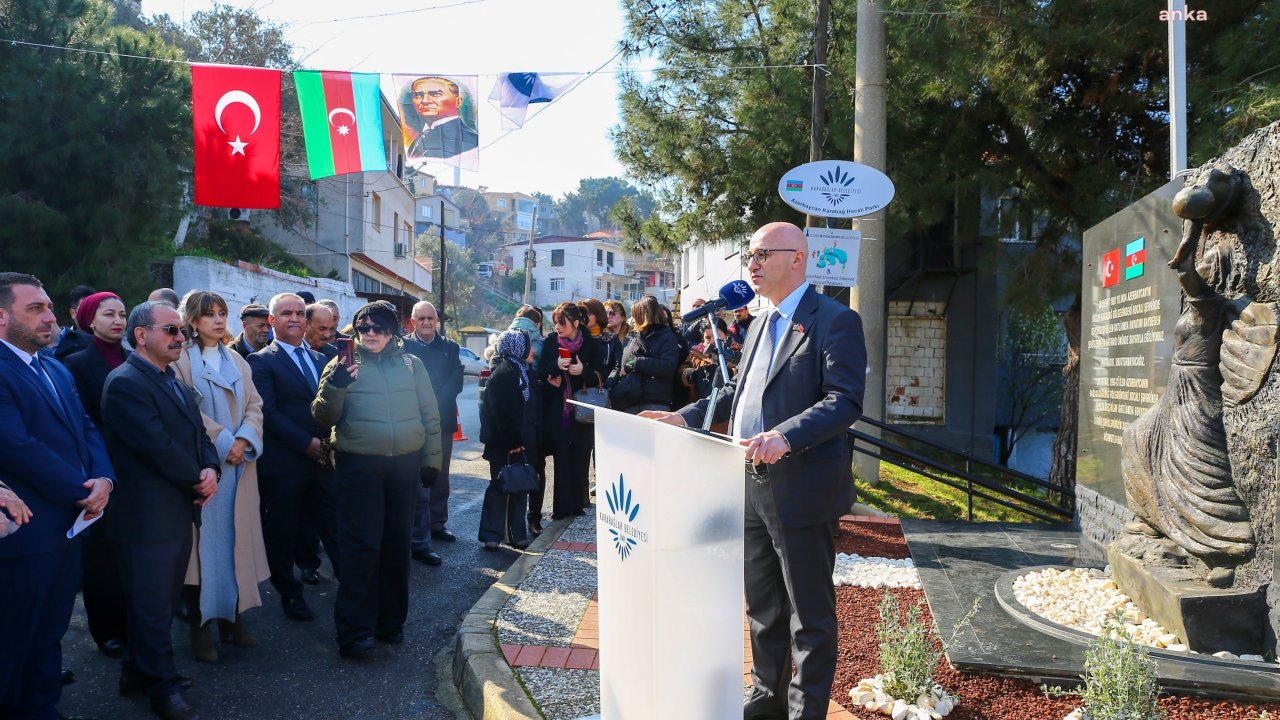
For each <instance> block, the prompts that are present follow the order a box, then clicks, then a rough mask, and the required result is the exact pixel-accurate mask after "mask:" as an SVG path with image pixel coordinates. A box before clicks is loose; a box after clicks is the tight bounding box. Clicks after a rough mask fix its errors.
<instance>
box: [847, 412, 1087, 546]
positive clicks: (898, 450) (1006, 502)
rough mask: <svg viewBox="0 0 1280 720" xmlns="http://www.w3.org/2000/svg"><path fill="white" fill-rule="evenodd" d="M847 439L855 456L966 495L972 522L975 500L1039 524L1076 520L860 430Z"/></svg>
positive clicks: (1035, 499)
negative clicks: (1038, 521) (890, 466)
mask: <svg viewBox="0 0 1280 720" xmlns="http://www.w3.org/2000/svg"><path fill="white" fill-rule="evenodd" d="M848 436H849V445H850V447H852V448H853V449H854V450H856V451H857V452H860V453H863V454H864V455H867V456H869V457H873V458H876V459H878V460H882V461H886V462H890V463H892V464H894V465H897V466H898V467H902V468H905V469H907V470H910V471H912V472H914V473H917V474H919V475H921V476H923V477H927V478H929V479H931V480H934V481H935V482H940V483H942V484H943V485H946V486H948V487H952V488H955V489H957V490H963V491H965V494H966V496H967V498H968V518H969V520H973V499H974V497H978V498H980V499H983V500H987V501H990V502H994V503H996V504H997V505H1002V506H1004V507H1007V508H1009V509H1012V510H1016V511H1018V512H1020V513H1023V514H1025V515H1028V516H1029V517H1032V518H1035V519H1036V520H1040V521H1042V522H1048V523H1055V522H1062V521H1063V520H1066V521H1071V520H1072V519H1073V518H1074V516H1075V513H1074V512H1073V510H1071V509H1069V508H1063V507H1062V506H1060V505H1057V504H1055V503H1052V502H1049V501H1047V500H1043V499H1041V498H1038V497H1034V496H1032V495H1027V494H1026V493H1023V492H1020V491H1018V490H1014V489H1011V488H1008V487H1004V486H1003V485H1000V484H998V483H997V482H994V481H992V480H989V479H987V478H984V477H981V476H978V475H974V474H972V473H969V472H967V471H964V470H960V469H958V468H954V467H951V466H949V465H946V464H945V463H942V462H939V461H937V460H934V459H933V458H930V457H927V456H925V455H922V454H920V453H916V452H912V451H910V450H907V449H906V448H903V447H900V446H898V445H895V444H893V443H891V442H888V441H886V440H883V439H881V438H877V437H875V436H872V435H869V434H867V433H864V432H862V431H860V430H855V429H853V428H850V429H849V431H848ZM857 440H861V441H863V442H865V443H869V444H871V445H873V446H875V447H876V448H878V449H879V450H880V452H873V451H872V450H869V449H867V448H863V447H859V446H858V445H857V443H856V442H855V441H857ZM928 444H929V445H930V446H933V447H937V448H939V449H941V450H945V451H948V452H953V453H955V454H958V455H965V454H966V453H961V452H959V451H956V450H952V449H951V448H947V447H945V446H940V445H937V444H936V443H931V442H930V443H928ZM885 451H888V452H891V453H893V454H895V455H899V456H901V457H903V458H905V459H906V460H908V461H910V462H911V463H915V464H918V465H923V466H924V467H925V468H928V469H921V468H920V467H916V466H913V465H909V464H908V463H907V462H905V461H903V460H898V459H895V458H893V457H890V456H888V455H886V454H885ZM983 464H988V463H983ZM997 467H998V466H997ZM930 470H933V471H936V472H937V473H945V474H947V475H951V476H954V477H955V478H959V479H960V480H963V481H964V483H963V484H961V483H960V482H957V481H956V480H953V479H951V478H948V477H945V476H943V475H939V474H936V473H935V472H930ZM1016 475H1017V474H1015V476H1016ZM1028 477H1029V476H1028ZM1040 484H1047V485H1052V484H1051V483H1044V481H1041V483H1040ZM975 485H976V486H977V488H981V489H977V488H975ZM1052 487H1053V488H1055V490H1056V488H1057V487H1058V486H1052ZM982 490H988V491H990V492H991V493H994V494H988V493H985V492H983V491H982ZM1064 497H1066V498H1070V499H1071V500H1072V503H1071V504H1072V505H1074V494H1073V493H1065V494H1064ZM1013 500H1017V501H1019V502H1021V503H1025V504H1026V505H1030V506H1032V507H1026V506H1024V505H1017V504H1015V503H1013V502H1012V501H1013ZM1033 508H1034V509H1033ZM1037 510H1039V511H1040V512H1038V511H1037Z"/></svg>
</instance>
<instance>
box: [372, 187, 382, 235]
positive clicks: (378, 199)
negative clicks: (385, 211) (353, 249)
mask: <svg viewBox="0 0 1280 720" xmlns="http://www.w3.org/2000/svg"><path fill="white" fill-rule="evenodd" d="M370 196H371V197H372V198H373V229H374V230H378V231H381V230H382V196H381V195H379V194H378V193H371V195H370Z"/></svg>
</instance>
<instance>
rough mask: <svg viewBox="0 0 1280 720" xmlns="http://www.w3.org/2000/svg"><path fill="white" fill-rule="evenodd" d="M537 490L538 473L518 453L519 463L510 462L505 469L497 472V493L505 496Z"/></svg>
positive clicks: (522, 454)
mask: <svg viewBox="0 0 1280 720" xmlns="http://www.w3.org/2000/svg"><path fill="white" fill-rule="evenodd" d="M537 489H538V471H537V470H534V469H533V466H532V465H530V464H529V460H528V458H527V457H525V454H524V453H523V452H522V453H520V462H518V463H517V462H514V461H510V462H508V463H507V465H506V467H504V468H502V469H501V470H499V471H498V492H501V493H503V494H506V495H519V494H520V493H530V492H533V491H534V490H537Z"/></svg>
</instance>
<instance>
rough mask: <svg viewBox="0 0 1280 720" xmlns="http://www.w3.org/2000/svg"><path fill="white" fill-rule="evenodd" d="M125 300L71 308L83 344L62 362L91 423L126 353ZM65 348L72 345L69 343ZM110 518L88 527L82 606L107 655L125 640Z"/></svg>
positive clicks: (105, 297)
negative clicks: (84, 338)
mask: <svg viewBox="0 0 1280 720" xmlns="http://www.w3.org/2000/svg"><path fill="white" fill-rule="evenodd" d="M126 321H127V317H126V313H125V308H124V301H123V300H121V299H120V296H118V295H116V294H114V293H109V292H100V293H95V294H93V295H90V296H89V297H87V298H84V299H83V300H81V301H80V305H79V306H78V307H77V308H76V325H77V326H79V327H82V328H85V329H86V330H88V331H89V333H88V337H89V340H88V347H85V348H83V349H81V350H78V351H76V352H73V353H71V354H69V355H65V356H63V358H62V364H63V365H66V366H67V369H68V370H70V371H71V377H72V378H73V379H74V380H75V381H76V394H78V395H79V396H80V402H81V404H82V405H84V412H85V414H86V415H88V416H89V418H90V419H91V420H93V424H94V425H96V426H97V427H98V430H99V431H101V430H102V429H103V428H102V388H103V386H104V385H106V384H107V375H109V374H110V373H111V371H112V370H114V369H116V368H118V367H120V366H121V365H123V364H124V361H125V358H127V357H129V355H130V354H131V353H130V352H129V350H127V349H126V348H125V347H124V343H123V342H122V341H123V339H124V329H125V323H126ZM67 347H68V348H70V347H72V345H71V343H68V344H67ZM110 523H111V518H110V517H108V515H103V516H102V519H101V520H99V521H98V522H97V523H95V524H94V526H93V527H91V528H89V531H88V532H87V533H86V535H87V538H86V540H85V544H84V554H83V555H82V556H81V557H82V559H83V562H84V565H83V567H84V574H83V577H82V578H81V586H82V587H83V589H84V610H85V614H86V615H87V616H88V618H89V634H90V635H92V636H93V640H94V642H96V643H98V649H99V650H100V651H102V654H104V655H106V656H107V657H120V656H121V655H123V654H124V645H125V642H126V640H127V639H128V632H127V629H126V627H125V624H126V623H125V598H124V587H123V585H122V584H121V582H120V570H119V566H118V565H117V564H116V554H115V548H114V546H112V544H111V542H110V541H109V540H108V539H107V528H108V527H110Z"/></svg>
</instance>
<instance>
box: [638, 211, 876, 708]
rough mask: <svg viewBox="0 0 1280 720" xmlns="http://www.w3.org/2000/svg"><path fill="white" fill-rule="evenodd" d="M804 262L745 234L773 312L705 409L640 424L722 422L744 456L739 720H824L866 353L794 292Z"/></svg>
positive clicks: (789, 235) (855, 320) (824, 304)
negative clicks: (849, 434)
mask: <svg viewBox="0 0 1280 720" xmlns="http://www.w3.org/2000/svg"><path fill="white" fill-rule="evenodd" d="M807 255H808V241H807V238H805V235H804V232H803V231H802V230H800V228H798V227H796V226H795V225H792V224H790V223H770V224H768V225H765V226H764V227H762V228H760V229H759V230H757V231H756V233H755V235H753V236H752V237H751V246H750V248H748V252H747V253H745V254H744V256H743V261H744V263H745V264H746V266H747V269H748V271H749V272H750V273H751V284H752V285H753V286H755V289H756V293H757V294H758V295H760V296H762V297H764V298H766V299H768V300H769V301H770V302H771V303H773V308H772V309H770V310H768V311H766V312H762V313H761V315H760V316H759V319H758V320H756V321H755V322H753V323H752V324H751V328H750V329H749V330H748V331H747V337H746V343H745V344H744V346H743V349H742V358H743V364H742V365H741V366H740V367H739V370H738V375H737V377H735V378H734V379H733V380H731V381H730V382H729V384H728V385H727V386H726V387H725V393H724V394H723V395H720V396H719V398H718V399H717V400H716V405H715V407H710V406H709V402H710V400H709V399H702V400H700V401H698V402H697V403H694V404H692V405H689V406H687V407H685V408H682V409H681V410H679V411H678V412H673V413H666V412H661V411H646V412H644V413H641V415H642V416H644V417H650V418H654V419H657V420H660V421H662V422H666V423H670V424H672V425H685V424H688V425H690V426H693V427H699V426H701V425H702V420H703V418H704V417H705V416H706V414H707V413H712V416H713V419H714V420H715V421H720V422H722V421H725V420H728V421H729V426H730V428H731V430H732V433H733V435H734V436H735V437H737V438H739V442H740V443H741V444H742V445H743V446H744V447H745V449H746V453H745V454H746V458H745V459H746V467H745V468H744V471H745V472H744V475H745V483H746V518H745V523H744V529H745V538H744V540H745V543H744V553H745V561H746V600H747V619H748V620H749V621H750V626H751V653H752V657H753V659H754V666H753V667H752V670H751V680H752V685H753V687H752V690H751V694H750V696H749V697H748V698H747V701H746V702H745V703H744V705H743V717H744V719H745V720H766V719H770V720H771V719H774V718H787V717H790V718H792V720H796V719H797V718H804V719H805V720H818V719H819V718H825V717H826V716H827V706H828V703H829V699H830V695H831V684H832V681H833V680H834V677H835V669H836V630H837V627H836V600H835V590H834V588H833V586H832V584H831V572H832V570H833V569H834V567H835V543H834V540H833V538H832V536H831V523H832V522H834V521H835V520H836V519H837V518H838V517H839V516H840V515H842V514H844V513H845V512H847V511H848V509H849V507H850V506H851V505H852V504H853V474H852V458H851V457H850V452H849V446H848V443H847V442H846V440H845V432H846V431H847V430H848V428H849V426H850V425H852V424H853V423H854V422H856V421H857V420H858V418H859V417H861V415H862V395H863V389H864V387H865V384H866V370H867V350H866V344H865V342H864V338H863V334H862V319H861V318H860V317H859V316H858V314H857V313H856V312H854V311H852V310H850V309H849V308H847V307H845V306H843V305H841V304H839V303H837V302H836V301H834V300H832V299H830V298H828V297H826V296H824V295H821V294H819V293H818V292H817V291H815V290H814V289H813V288H812V287H810V286H809V283H808V282H806V281H805V257H806V256H807ZM792 648H794V652H792V651H791V649H792ZM788 655H790V657H789V656H788ZM792 660H794V662H795V674H794V676H793V675H792V672H791V667H792Z"/></svg>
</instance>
